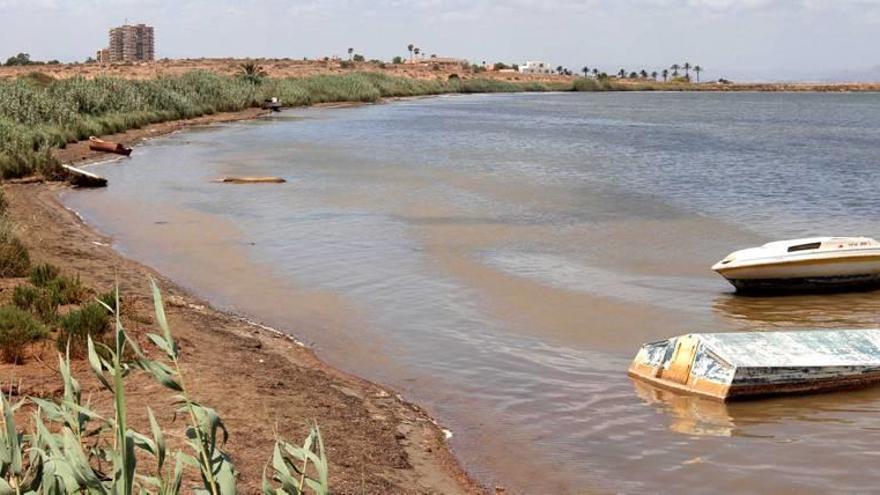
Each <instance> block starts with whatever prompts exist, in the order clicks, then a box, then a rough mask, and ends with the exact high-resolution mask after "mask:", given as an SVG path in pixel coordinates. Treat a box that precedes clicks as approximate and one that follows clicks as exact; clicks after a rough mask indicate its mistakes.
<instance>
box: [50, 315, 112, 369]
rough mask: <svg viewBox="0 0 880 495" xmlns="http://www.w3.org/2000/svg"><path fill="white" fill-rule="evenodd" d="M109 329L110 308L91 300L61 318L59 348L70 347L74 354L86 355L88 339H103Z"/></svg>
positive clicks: (57, 339)
mask: <svg viewBox="0 0 880 495" xmlns="http://www.w3.org/2000/svg"><path fill="white" fill-rule="evenodd" d="M108 330H110V311H109V309H108V308H107V307H105V306H104V305H103V304H101V303H99V302H91V303H88V304H84V305H83V306H82V307H80V308H77V309H75V310H73V311H70V312H69V313H67V314H66V315H64V316H62V317H61V318H60V319H59V321H58V335H57V337H56V343H57V345H58V349H59V350H65V349H69V350H70V352H71V354H72V355H74V356H77V357H84V356H85V355H86V349H87V345H88V339H89V338H92V339H93V340H97V341H101V340H103V338H104V335H105V334H106V333H107V331H108Z"/></svg>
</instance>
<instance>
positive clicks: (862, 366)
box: [629, 329, 880, 400]
mask: <svg viewBox="0 0 880 495" xmlns="http://www.w3.org/2000/svg"><path fill="white" fill-rule="evenodd" d="M691 348H693V351H690V350H689V349H691ZM683 370H685V371H686V373H685V375H682V371H683ZM629 373H630V375H631V376H634V377H636V378H639V379H642V380H645V381H648V382H650V383H653V384H655V385H658V386H661V387H664V388H671V389H675V390H679V391H682V392H689V393H695V394H699V395H706V396H709V397H713V398H716V399H721V400H729V399H732V398H742V397H749V396H760V395H775V394H784V393H803V392H818V391H824V390H831V389H839V388H852V387H860V386H866V385H870V384H873V383H876V382H880V330H878V329H872V330H814V331H796V332H758V333H755V332H742V333H705V334H688V335H682V336H679V337H674V338H671V339H669V340H664V341H660V342H652V343H648V344H645V345H643V346H642V348H641V349H640V351H639V353H638V355H637V356H636V358H635V360H634V361H633V363H632V365H631V366H630V369H629Z"/></svg>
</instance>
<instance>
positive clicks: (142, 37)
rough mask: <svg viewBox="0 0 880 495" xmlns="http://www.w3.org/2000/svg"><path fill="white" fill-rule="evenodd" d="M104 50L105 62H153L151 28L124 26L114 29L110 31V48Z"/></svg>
mask: <svg viewBox="0 0 880 495" xmlns="http://www.w3.org/2000/svg"><path fill="white" fill-rule="evenodd" d="M105 50H107V55H108V57H107V60H106V61H107V62H137V61H147V60H155V58H156V54H155V50H154V38H153V26H147V25H145V24H134V25H129V24H126V25H124V26H119V27H115V28H113V29H111V30H110V46H109V47H108V48H106V49H105ZM102 51H103V50H102ZM101 61H105V60H101Z"/></svg>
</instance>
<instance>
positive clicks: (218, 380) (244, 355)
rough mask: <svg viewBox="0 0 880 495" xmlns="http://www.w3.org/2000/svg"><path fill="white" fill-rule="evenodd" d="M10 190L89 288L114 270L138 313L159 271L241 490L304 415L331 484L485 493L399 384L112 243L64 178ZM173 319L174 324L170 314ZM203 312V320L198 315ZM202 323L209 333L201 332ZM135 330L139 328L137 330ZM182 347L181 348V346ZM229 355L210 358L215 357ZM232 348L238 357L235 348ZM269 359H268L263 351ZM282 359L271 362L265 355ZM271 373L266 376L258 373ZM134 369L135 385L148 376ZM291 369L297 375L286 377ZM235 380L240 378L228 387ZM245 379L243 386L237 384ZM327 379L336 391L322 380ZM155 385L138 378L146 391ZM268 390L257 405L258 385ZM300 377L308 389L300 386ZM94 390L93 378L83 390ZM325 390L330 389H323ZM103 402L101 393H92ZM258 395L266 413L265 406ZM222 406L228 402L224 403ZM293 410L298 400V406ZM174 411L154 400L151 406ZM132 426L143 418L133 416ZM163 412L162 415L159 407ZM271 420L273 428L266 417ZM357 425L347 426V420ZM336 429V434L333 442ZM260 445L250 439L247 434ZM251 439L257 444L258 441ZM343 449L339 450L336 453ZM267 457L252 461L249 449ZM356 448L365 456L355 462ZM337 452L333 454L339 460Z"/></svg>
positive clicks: (66, 153) (31, 371) (67, 158)
mask: <svg viewBox="0 0 880 495" xmlns="http://www.w3.org/2000/svg"><path fill="white" fill-rule="evenodd" d="M383 101H384V100H383ZM356 105H359V104H358V103H351V104H349V103H333V104H328V105H326V106H356ZM266 113H267V111H265V110H262V109H256V108H252V109H247V110H244V111H240V112H228V113H218V114H214V115H209V116H203V117H199V118H195V119H186V120H177V121H169V122H163V123H159V124H153V125H149V126H145V127H143V128H141V129H133V130H129V131H126V132H122V133H118V134H113V135H108V136H102V137H103V138H106V139H110V140H118V141H123V142H126V143H129V144H137V143H140V142H143V141H144V140H146V139H150V138H153V137H159V136H163V135H167V134H169V133H172V132H175V131H178V130H181V129H185V128H189V127H193V126H201V125H210V124H216V123H222V122H233V121H240V120H250V119H255V118H258V117H260V116H262V115H265V114H266ZM55 152H56V153H57V154H56V157H57V158H58V159H59V160H61V161H62V163H71V164H77V163H79V164H82V163H84V162H85V163H89V162H94V161H97V160H98V159H101V158H106V156H105V154H104V153H97V152H92V151H91V150H89V148H88V141H80V142H78V143H74V144H71V145H69V146H68V147H66V148H65V149H59V150H56V151H55ZM3 188H4V191H5V192H6V195H7V198H8V199H9V203H10V209H9V216H10V220H11V221H13V222H14V223H15V224H16V225H17V226H18V229H19V230H20V231H21V238H22V240H23V242H24V243H25V244H26V246H27V247H28V249H29V250H30V253H31V256H32V258H33V259H34V261H35V262H50V263H53V264H55V265H57V266H59V267H60V268H61V269H62V271H64V272H69V273H76V274H79V276H80V277H82V279H83V280H84V281H85V282H86V283H89V284H91V285H94V286H96V287H101V288H104V289H106V288H109V287H112V284H113V281H114V280H117V279H118V280H119V283H120V291H121V292H122V293H123V295H124V296H126V297H125V299H126V300H127V301H128V300H131V301H132V303H130V304H131V305H133V306H134V307H135V308H137V309H138V310H139V311H140V312H143V313H146V314H149V311H147V310H146V309H144V308H148V306H149V304H148V303H149V291H148V285H147V278H146V276H147V275H152V276H153V277H155V278H156V279H157V280H158V281H159V283H160V285H161V286H162V288H163V292H164V293H165V295H166V303H167V304H166V305H167V306H168V309H167V311H168V313H169V317H170V318H171V320H172V329H173V331H174V333H175V335H176V337H177V338H178V339H179V340H180V341H181V342H182V343H183V345H185V346H186V347H187V348H189V349H184V354H185V358H184V361H185V364H187V365H188V367H189V368H196V369H200V370H210V371H199V372H198V373H197V374H195V375H194V376H195V377H196V378H198V379H199V383H201V384H202V385H204V386H197V387H196V389H197V390H196V395H197V396H198V397H199V398H200V400H202V401H204V402H205V403H207V404H209V405H213V406H215V407H216V408H217V409H218V411H219V412H220V413H221V415H222V416H223V417H224V418H225V419H226V420H227V425H228V427H229V429H230V443H229V444H228V447H229V451H230V453H231V454H232V456H233V458H238V459H240V460H239V461H238V463H237V467H238V469H239V471H240V473H241V476H240V487H241V488H242V491H243V492H247V493H250V492H257V491H258V490H259V481H260V474H261V472H262V466H263V464H264V463H265V461H266V460H268V458H269V456H270V455H271V444H272V443H273V441H274V431H275V429H278V431H280V432H282V433H284V434H285V435H286V436H290V437H292V438H297V435H298V430H299V429H300V428H297V427H301V426H303V425H304V424H305V423H306V422H307V421H309V420H311V419H315V420H317V421H318V422H319V424H320V425H321V427H322V431H324V432H325V435H326V437H325V442H326V443H327V445H328V450H329V452H330V453H329V457H330V462H331V469H330V472H331V478H330V480H331V486H332V487H333V488H334V491H338V492H349V491H352V490H353V491H356V492H358V493H390V492H393V493H401V492H404V493H443V494H445V493H460V494H476V493H486V492H487V488H486V487H483V486H480V485H479V484H478V483H477V482H476V481H475V480H474V479H473V478H471V477H470V476H469V475H468V473H467V472H466V471H465V470H464V469H463V467H462V466H461V465H460V463H459V461H458V460H457V458H456V457H455V456H454V454H453V453H452V452H451V450H450V448H449V445H448V443H447V441H446V440H447V439H448V436H449V432H448V430H445V429H444V428H442V426H440V425H439V424H438V423H437V422H436V420H435V419H434V418H432V417H431V416H430V415H429V414H428V413H427V412H426V411H425V410H424V409H422V408H421V407H419V406H418V405H415V404H412V403H409V402H407V401H406V400H404V399H403V398H402V397H401V396H400V395H399V394H398V393H397V392H395V391H394V390H392V389H389V388H386V387H384V386H382V385H379V384H375V383H372V382H370V381H368V380H365V379H363V378H360V377H357V376H354V375H351V374H349V373H346V372H344V371H342V370H340V369H337V368H334V367H332V366H330V365H329V364H327V363H325V362H323V361H322V360H321V359H320V358H319V357H318V356H317V355H316V354H315V353H314V351H313V350H311V349H310V348H308V347H307V346H305V345H304V344H302V343H301V342H300V341H299V340H297V338H296V336H295V335H294V334H292V333H288V332H285V331H283V330H279V329H275V328H271V327H267V326H266V325H263V324H261V323H259V322H257V321H252V320H250V319H248V318H245V317H243V316H241V315H237V314H234V313H231V312H226V311H222V310H218V309H215V308H213V307H212V306H211V305H210V304H209V303H207V302H206V301H204V300H202V299H201V298H199V297H197V296H195V295H193V294H192V293H191V292H190V291H187V290H185V289H182V288H181V287H180V286H179V285H177V284H175V283H174V282H172V281H170V280H169V279H167V278H166V277H164V276H163V275H162V274H161V273H158V272H156V271H155V270H154V269H152V268H151V267H149V266H145V265H143V264H140V263H138V262H136V261H134V260H131V259H128V258H126V257H124V256H123V255H122V254H120V253H119V252H117V251H116V250H115V249H114V248H113V247H112V239H110V238H108V237H107V236H104V235H102V234H100V233H99V232H97V231H96V230H95V229H94V228H92V227H91V226H89V225H88V224H86V223H85V222H84V221H83V219H82V218H81V217H80V215H79V214H77V213H76V212H75V211H73V210H71V209H68V208H67V207H65V206H64V205H63V204H62V203H61V202H60V200H59V198H58V193H59V192H60V191H62V190H69V188H68V186H66V185H63V184H61V183H58V182H45V183H27V182H25V183H18V184H16V183H13V182H11V183H7V184H6V185H4V186H3ZM175 320H176V321H175ZM175 323H177V324H175ZM206 323H207V324H206ZM205 328H210V329H211V330H212V331H211V332H209V334H210V335H206V333H205V332H204V331H203V330H204V329H205ZM135 334H137V331H135ZM205 346H207V347H209V348H213V349H214V352H210V353H208V352H195V349H196V348H199V349H202V348H203V347H205ZM187 351H189V352H187ZM221 356H225V357H226V359H225V360H223V361H222V362H220V363H218V362H217V358H218V357H221ZM232 356H238V359H232V358H231V357H232ZM270 360H271V361H270ZM272 361H277V362H278V363H280V366H278V369H273V370H272V371H273V372H274V373H267V372H266V370H265V369H264V362H272ZM84 365H85V363H82V362H80V363H76V365H75V372H76V373H77V375H78V377H80V379H81V380H83V381H84V385H85V384H90V380H89V378H90V377H87V376H83V375H87V374H88V371H87V369H88V368H87V366H84ZM0 373H3V374H5V375H7V376H9V375H10V374H14V376H15V377H16V379H19V380H22V381H23V392H22V393H25V394H28V393H30V394H32V395H44V394H46V393H50V394H51V392H49V391H48V388H51V386H52V385H51V384H52V383H53V381H54V380H55V375H54V373H47V370H46V369H43V368H41V367H39V366H36V364H34V365H30V366H29V365H23V366H22V365H20V366H16V367H11V366H9V365H0ZM266 375H269V376H266ZM273 375H274V378H276V379H279V380H278V381H277V382H276V383H272V384H270V385H268V387H266V386H260V385H258V384H256V383H255V382H256V381H258V380H259V379H263V380H265V379H267V378H272V377H273ZM140 378H146V377H138V376H133V377H131V379H130V382H131V383H132V385H133V386H132V388H135V387H137V385H139V384H141V383H144V384H146V383H148V382H149V380H143V381H139V379H140ZM287 380H290V381H294V382H296V386H294V387H291V386H289V385H288V383H286V381H287ZM236 384H238V385H240V386H236ZM242 387H244V388H245V390H242ZM328 387H329V389H332V390H328ZM150 388H151V387H149V386H146V385H145V387H144V389H145V391H146V390H149V389H150ZM266 388H268V389H270V390H272V392H270V394H269V397H268V398H266V399H265V400H264V401H262V402H263V404H259V402H260V401H259V399H261V398H263V396H262V394H265V393H266V392H265V389H266ZM303 388H305V390H303ZM230 389H232V390H235V392H236V393H241V394H242V395H252V396H255V397H251V399H254V400H255V401H256V402H257V403H255V402H254V400H252V401H245V400H244V399H242V400H240V401H237V400H234V399H233V400H230V397H229V395H228V392H229V391H230ZM85 390H88V391H89V392H91V393H93V394H94V395H96V396H100V395H101V392H100V389H99V388H98V387H95V388H94V389H90V387H88V386H84V391H85ZM316 391H317V393H318V395H320V396H322V397H321V399H320V400H319V402H321V403H322V405H325V406H326V405H327V404H326V403H329V404H331V405H332V404H335V405H337V406H339V407H330V408H326V407H325V408H322V409H321V411H320V414H317V415H315V414H312V415H309V414H308V412H307V411H303V410H302V409H308V407H298V405H299V404H308V403H309V402H310V400H309V399H312V398H311V397H308V398H307V397H303V395H306V396H309V395H312V394H314V393H315V392H316ZM328 395H329V397H328ZM149 398H150V395H149V393H147V394H145V395H142V394H140V393H138V392H133V393H132V401H133V404H134V407H133V408H132V410H135V409H138V408H141V406H142V405H143V404H145V403H147V401H148V399H149ZM276 401H278V402H281V403H282V404H284V408H285V409H286V410H285V418H284V419H288V417H289V421H293V422H295V425H296V426H294V427H293V428H292V429H291V430H286V429H284V428H281V427H280V426H281V425H280V424H279V418H278V412H277V410H276V409H275V408H273V407H267V406H269V405H270V403H272V402H276ZM96 402H97V403H99V404H100V403H102V402H103V398H101V397H98V398H96ZM259 406H263V408H262V414H261V408H260V407H259ZM230 409H232V410H234V411H238V413H236V412H230ZM298 410H299V411H298ZM171 411H173V409H170V408H169V410H168V411H162V410H159V411H157V413H159V414H163V413H169V412H171ZM132 419H133V422H134V424H135V425H137V426H145V425H144V424H139V423H141V421H143V420H144V418H138V417H135V418H132ZM160 419H161V417H160ZM273 424H274V427H273V426H272V425H273ZM353 430H354V431H353ZM334 440H335V442H334ZM255 444H256V445H255ZM257 445H259V446H260V448H256V447H257ZM334 453H336V456H337V457H338V456H340V453H344V454H345V455H344V456H342V457H344V458H345V459H342V460H339V461H337V459H334ZM260 456H262V457H264V458H265V459H262V460H261V461H260V462H259V463H256V464H251V463H250V462H249V461H250V460H251V459H256V458H259V457H260ZM351 457H361V462H360V463H358V462H351V459H350V458H351ZM337 462H338V463H337Z"/></svg>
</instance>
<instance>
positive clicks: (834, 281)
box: [727, 273, 880, 295]
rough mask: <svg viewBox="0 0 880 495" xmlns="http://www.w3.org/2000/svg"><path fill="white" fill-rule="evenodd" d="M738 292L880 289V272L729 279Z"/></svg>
mask: <svg viewBox="0 0 880 495" xmlns="http://www.w3.org/2000/svg"><path fill="white" fill-rule="evenodd" d="M727 281H728V282H730V284H731V285H733V287H734V288H735V289H736V291H737V292H738V293H742V294H758V295H760V294H771V293H823V292H843V291H869V290H876V289H880V273H865V274H858V275H847V276H828V277H801V278H754V279H730V278H729V279H727Z"/></svg>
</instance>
